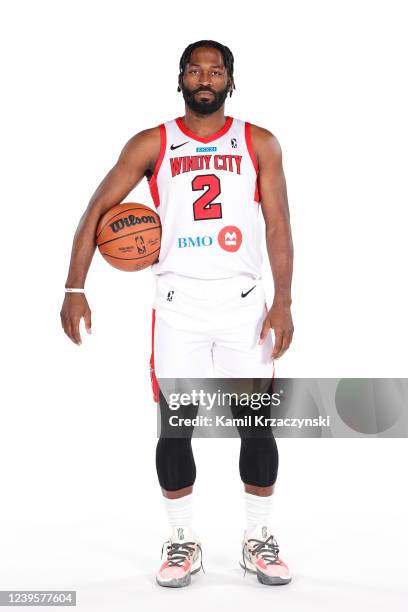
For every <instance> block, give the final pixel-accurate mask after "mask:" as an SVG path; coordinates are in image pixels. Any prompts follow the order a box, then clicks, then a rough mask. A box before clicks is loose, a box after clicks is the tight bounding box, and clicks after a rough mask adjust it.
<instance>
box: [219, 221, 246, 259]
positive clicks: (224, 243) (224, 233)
mask: <svg viewBox="0 0 408 612" xmlns="http://www.w3.org/2000/svg"><path fill="white" fill-rule="evenodd" d="M241 243H242V232H241V230H240V229H239V227H236V226H235V225H227V226H226V227H223V228H222V230H220V232H219V234H218V244H219V245H220V247H221V248H222V249H224V251H230V252H231V253H233V252H234V251H238V249H239V247H240V246H241Z"/></svg>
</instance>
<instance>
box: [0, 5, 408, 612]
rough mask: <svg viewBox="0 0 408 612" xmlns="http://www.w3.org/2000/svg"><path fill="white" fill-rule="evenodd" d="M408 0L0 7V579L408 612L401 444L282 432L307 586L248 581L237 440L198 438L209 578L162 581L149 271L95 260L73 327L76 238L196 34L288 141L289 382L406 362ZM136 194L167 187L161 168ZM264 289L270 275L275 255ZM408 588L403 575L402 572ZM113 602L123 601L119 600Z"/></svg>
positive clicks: (292, 544)
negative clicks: (406, 604)
mask: <svg viewBox="0 0 408 612" xmlns="http://www.w3.org/2000/svg"><path fill="white" fill-rule="evenodd" d="M405 9H406V4H405V3H404V2H398V1H395V0H392V1H388V2H385V1H384V2H376V1H370V2H368V1H367V2H365V1H354V2H348V1H345V0H342V1H341V2H340V1H337V2H335V1H333V2H327V1H323V0H322V1H317V0H312V1H310V0H309V1H308V2H302V1H298V2H295V1H290V0H289V1H288V0H285V1H282V2H273V1H272V2H267V3H262V2H259V1H258V2H257V1H253V2H251V3H242V4H239V3H232V2H212V1H208V2H206V3H197V4H194V3H193V4H191V3H190V4H189V3H184V4H183V3H172V2H166V3H165V2H150V3H136V2H130V1H116V2H113V1H112V0H111V1H110V2H98V3H97V2H86V1H85V2H84V1H82V2H78V1H71V2H51V1H50V2H46V1H41V0H39V1H37V2H35V3H32V2H18V1H16V2H13V3H11V2H9V3H8V4H6V3H5V4H4V5H3V9H2V15H1V26H0V27H1V32H0V41H1V43H0V44H1V53H2V60H3V61H2V85H3V93H2V106H3V109H2V113H1V121H2V126H1V149H2V152H1V155H2V159H1V167H2V170H3V172H2V175H3V179H4V180H3V185H2V200H3V202H2V218H3V225H2V228H3V231H2V261H3V266H2V300H1V305H2V333H1V347H2V353H3V364H2V375H3V383H2V391H1V400H2V408H1V421H0V428H1V429H0V431H1V439H0V465H1V491H0V496H1V499H0V514H1V516H0V518H1V522H0V542H1V546H0V589H3V590H5V589H50V588H55V589H62V588H67V589H68V588H71V589H76V590H77V591H78V602H79V603H78V607H79V609H81V610H86V611H89V612H91V611H93V610H98V612H101V611H102V610H112V609H120V610H123V611H127V610H133V609H134V607H135V606H137V605H142V604H146V605H150V606H151V607H152V608H153V609H156V608H157V607H158V606H159V605H160V606H163V607H164V606H167V605H174V606H177V609H179V610H187V609H191V607H194V609H197V610H207V609H208V608H209V606H211V605H214V606H215V605H216V606H217V607H221V606H222V607H223V608H224V609H228V610H229V609H231V610H232V609H234V610H236V609H246V610H248V609H252V608H253V607H256V608H258V607H259V608H264V607H265V606H266V605H268V604H271V605H274V606H279V609H281V610H289V609H290V610H293V609H294V608H295V607H300V606H301V607H302V609H307V610H308V609H310V610H314V611H316V610H320V609H321V610H326V609H327V608H328V607H330V608H331V609H335V608H336V606H338V607H339V609H340V608H341V609H344V608H345V607H346V606H347V609H348V610H353V611H354V610H370V611H373V610H383V609H384V607H385V606H387V607H389V608H390V609H392V610H393V611H399V610H402V609H403V598H404V597H405V599H406V597H407V591H406V587H405V586H404V585H405V584H406V575H405V568H404V563H405V562H406V550H407V538H406V518H404V520H403V517H406V512H407V502H406V495H405V491H404V487H403V485H402V482H403V479H405V477H406V475H405V469H404V465H406V460H407V445H406V442H405V440H396V439H388V440H386V439H383V440H365V439H364V440H363V439H360V440H359V439H357V440H347V439H345V440H282V439H280V440H278V446H279V451H280V471H279V477H278V484H277V488H276V494H275V497H274V510H273V525H274V528H275V533H276V537H277V539H278V541H279V543H280V546H281V555H282V557H283V558H284V559H285V561H287V563H288V564H289V565H290V567H291V568H292V571H293V574H294V580H293V583H292V584H291V585H290V586H288V587H282V588H281V589H271V588H267V587H262V586H260V585H258V583H257V582H256V580H254V579H253V577H252V576H248V575H247V576H246V578H245V579H244V578H243V576H242V572H241V571H240V569H239V567H238V565H237V558H238V556H239V553H240V540H241V536H242V531H243V528H244V513H243V502H242V485H241V482H240V480H239V475H238V466H237V459H238V448H239V447H238V440H229V441H227V440H199V441H196V444H195V449H196V451H195V452H196V462H197V466H198V479H197V487H196V495H195V507H196V515H195V525H196V529H197V530H198V531H199V533H200V535H201V538H202V541H203V546H204V564H205V567H206V570H207V575H206V576H203V575H200V576H197V577H196V580H195V581H194V584H193V585H192V587H190V589H182V590H178V591H176V592H173V591H170V592H169V590H167V589H160V588H159V587H157V586H156V584H155V582H154V574H155V571H156V570H157V567H158V564H159V552H160V548H161V543H162V541H163V539H165V538H166V537H167V535H168V529H167V524H166V517H165V513H164V509H163V507H162V501H161V496H160V491H159V487H158V485H157V478H156V472H155V465H154V453H155V444H156V438H155V434H156V429H155V428H156V421H155V404H154V403H153V401H152V397H151V388H150V376H149V370H148V360H149V357H150V332H151V303H152V298H153V289H154V281H153V278H152V275H151V273H150V271H149V270H146V271H143V272H139V273H120V272H118V271H117V270H114V269H113V268H110V267H109V266H108V265H107V264H106V263H105V262H104V261H103V260H102V259H101V257H100V256H99V254H96V256H95V258H94V261H93V264H92V266H91V270H90V273H89V276H88V280H87V285H86V288H87V296H88V300H89V303H90V305H91V308H92V311H93V334H92V336H91V337H85V338H84V342H83V344H82V346H81V347H78V346H75V345H73V344H72V343H71V342H70V341H69V340H68V339H67V338H66V337H65V336H64V334H63V332H62V329H61V327H60V321H59V311H60V307H61V304H62V299H63V287H64V282H65V278H66V273H67V267H68V262H69V254H70V248H71V243H72V238H73V234H74V231H75V228H76V226H77V223H78V221H79V218H80V216H81V214H82V212H83V210H84V208H85V206H86V204H87V202H88V200H89V198H90V196H91V194H92V192H93V191H94V189H95V188H96V186H97V184H98V183H99V182H100V180H101V179H102V178H103V177H104V175H105V174H106V172H107V171H108V170H109V169H110V167H111V166H112V165H113V164H114V163H115V161H116V159H117V156H118V155H119V152H120V150H121V148H122V147H123V145H124V144H125V142H126V141H127V140H128V139H129V138H130V137H131V136H132V135H133V134H134V133H136V132H138V131H139V130H142V129H144V128H147V127H151V126H154V125H158V124H159V123H161V122H162V121H165V120H167V119H170V118H173V117H176V116H178V115H183V113H184V104H183V100H182V97H181V94H178V93H177V92H176V87H177V74H178V61H179V57H180V55H181V53H182V51H183V49H184V48H185V46H187V44H189V43H190V42H193V41H195V40H199V39H202V38H213V39H215V40H220V41H221V42H223V43H224V44H227V45H228V46H229V47H230V48H231V49H232V51H233V53H234V55H235V80H236V85H237V89H236V91H235V92H234V95H233V97H232V99H228V101H227V106H226V112H227V114H229V115H232V116H237V117H240V118H242V119H245V120H249V121H251V122H253V123H255V124H258V125H261V126H263V127H266V128H268V129H270V130H271V131H272V132H273V133H274V134H275V135H276V136H277V138H278V139H279V141H280V143H281V146H282V148H283V153H284V167H285V173H286V177H287V181H288V193H289V200H290V208H291V221H292V230H293V239H294V245H295V269H294V280H293V317H294V324H295V336H294V340H293V344H292V347H291V349H290V351H289V352H288V353H287V355H285V356H284V357H283V358H282V359H281V360H280V361H279V362H278V363H277V364H276V365H277V375H278V376H301V377H308V376H314V377H326V376H327V377H405V376H406V375H407V367H406V361H407V357H406V346H407V341H408V333H407V332H408V329H407V321H406V312H407V306H408V304H407V289H406V260H407V247H406V227H407V214H406V205H407V191H408V190H407V184H406V159H407V156H406V147H407V136H408V129H407V122H406V109H407V105H408V100H407V88H406V57H407V51H408V50H407V42H406V14H405ZM127 200H128V201H129V200H133V201H139V202H145V203H147V204H148V205H152V202H151V199H150V194H149V192H148V188H147V184H146V182H145V181H144V182H143V183H142V184H140V185H139V186H138V187H137V189H136V190H135V192H134V193H132V194H131V195H130V196H129V197H128V198H127ZM264 263H265V283H266V285H267V287H268V294H269V296H270V299H272V295H273V294H272V291H273V286H272V282H271V276H270V272H269V270H268V265H267V260H266V259H265V262H264ZM404 589H405V590H404ZM115 601H116V603H114V602H115Z"/></svg>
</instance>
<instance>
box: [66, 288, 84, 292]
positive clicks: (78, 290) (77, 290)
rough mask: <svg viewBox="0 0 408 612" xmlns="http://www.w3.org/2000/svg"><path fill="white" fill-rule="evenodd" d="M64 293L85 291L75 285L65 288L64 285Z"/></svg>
mask: <svg viewBox="0 0 408 612" xmlns="http://www.w3.org/2000/svg"><path fill="white" fill-rule="evenodd" d="M65 293H85V289H77V288H76V287H74V288H72V289H71V288H69V289H67V288H66V287H65Z"/></svg>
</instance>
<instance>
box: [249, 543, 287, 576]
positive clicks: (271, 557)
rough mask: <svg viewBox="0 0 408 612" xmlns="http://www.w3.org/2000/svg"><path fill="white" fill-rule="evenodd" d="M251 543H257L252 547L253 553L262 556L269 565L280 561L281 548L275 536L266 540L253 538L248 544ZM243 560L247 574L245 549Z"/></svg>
mask: <svg viewBox="0 0 408 612" xmlns="http://www.w3.org/2000/svg"><path fill="white" fill-rule="evenodd" d="M250 542H256V544H254V545H253V546H252V550H251V552H252V553H254V554H255V555H259V556H261V557H262V559H263V560H264V561H265V563H266V564H267V565H273V564H275V563H276V562H277V561H278V558H279V557H278V553H279V546H278V543H277V541H276V540H275V539H274V537H273V535H270V536H269V538H267V539H266V540H256V539H255V538H251V539H250V540H248V544H249V543H250ZM242 559H243V562H244V567H245V573H246V570H247V566H246V560H245V555H244V547H242Z"/></svg>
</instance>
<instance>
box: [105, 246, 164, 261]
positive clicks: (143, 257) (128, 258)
mask: <svg viewBox="0 0 408 612" xmlns="http://www.w3.org/2000/svg"><path fill="white" fill-rule="evenodd" d="M157 251H160V249H156V250H155V251H152V252H151V253H149V254H148V257H149V256H150V255H153V254H154V253H157ZM101 255H104V257H112V259H121V260H122V261H132V260H133V259H145V258H146V255H141V256H140V257H117V256H116V255H110V254H109V253H103V252H102V251H101Z"/></svg>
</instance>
